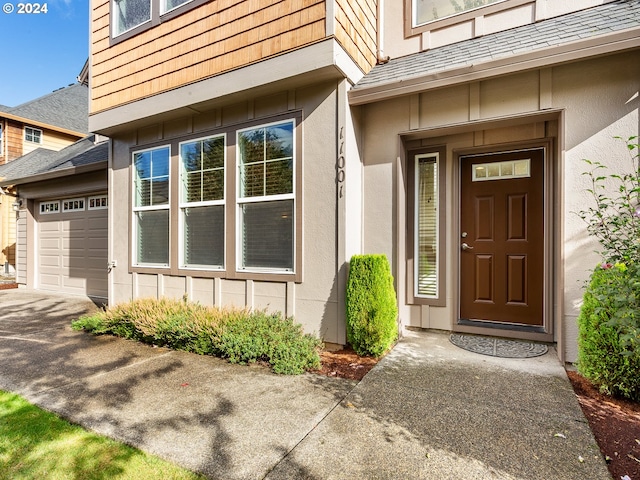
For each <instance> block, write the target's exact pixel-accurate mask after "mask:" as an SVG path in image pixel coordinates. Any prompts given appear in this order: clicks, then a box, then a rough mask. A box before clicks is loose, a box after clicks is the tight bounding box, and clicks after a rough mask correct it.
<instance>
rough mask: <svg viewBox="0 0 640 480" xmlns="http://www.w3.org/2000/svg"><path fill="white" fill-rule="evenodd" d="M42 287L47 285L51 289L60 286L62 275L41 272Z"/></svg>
mask: <svg viewBox="0 0 640 480" xmlns="http://www.w3.org/2000/svg"><path fill="white" fill-rule="evenodd" d="M40 287H47V288H49V289H51V288H54V289H56V290H57V289H59V288H60V275H48V274H46V273H43V272H41V273H40Z"/></svg>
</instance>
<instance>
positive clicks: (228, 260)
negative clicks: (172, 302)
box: [128, 109, 304, 283]
mask: <svg viewBox="0 0 640 480" xmlns="http://www.w3.org/2000/svg"><path fill="white" fill-rule="evenodd" d="M287 120H294V121H295V127H294V131H293V136H294V162H295V163H294V169H295V172H296V175H297V176H296V177H295V178H294V184H293V189H294V192H295V196H296V201H295V203H294V215H295V220H294V227H293V228H294V263H293V265H294V269H293V272H291V271H287V272H274V271H246V270H239V271H238V270H236V265H235V262H236V258H237V255H236V248H239V246H238V245H236V232H235V229H236V228H237V220H236V214H237V203H236V202H235V199H236V185H237V179H236V176H237V173H238V172H237V164H236V131H238V130H243V129H249V128H251V127H256V126H261V125H266V124H271V123H274V124H275V123H282V122H284V121H287ZM221 134H226V139H227V144H226V155H225V161H226V164H225V173H226V175H225V176H226V178H225V199H226V200H225V201H226V204H225V268H224V269H221V270H211V269H195V268H192V267H183V266H181V265H180V261H179V258H178V250H177V249H175V248H173V245H178V244H179V236H178V235H179V233H178V226H179V223H178V222H179V216H178V209H179V190H176V189H178V188H179V184H178V183H177V182H178V181H179V162H178V153H179V151H178V148H179V147H178V145H179V143H181V142H187V141H189V140H195V139H198V138H203V137H205V138H206V137H210V136H215V135H221ZM302 135H303V116H302V111H301V110H299V109H298V110H291V111H287V112H283V113H278V114H274V115H269V116H266V117H260V118H256V119H252V120H247V121H242V122H235V123H230V124H228V125H223V126H220V127H214V128H209V129H203V130H200V131H198V132H196V133H191V134H184V135H176V136H171V137H167V138H165V139H162V140H157V141H153V142H148V143H144V144H139V145H133V146H131V147H129V157H128V158H129V170H130V171H129V182H130V188H129V192H131V193H130V197H129V216H130V217H129V225H130V228H131V231H130V234H129V238H128V243H129V265H128V269H129V273H144V274H154V275H157V274H165V275H172V276H181V277H184V276H192V277H197V278H224V279H228V280H254V281H268V282H270V281H275V282H295V283H301V282H302V281H303V276H304V275H303V274H304V271H303V248H302V246H303V241H304V239H303V229H304V225H303V222H304V217H303V214H302V213H303V196H302V189H303V173H304V163H303V158H302V148H303V147H302V143H303V141H302ZM167 145H170V146H171V150H170V152H171V153H170V162H171V165H170V172H171V173H170V175H171V179H170V182H169V192H170V197H171V201H170V205H171V208H170V210H169V228H170V232H169V265H165V266H159V267H149V266H147V265H144V264H143V265H136V264H135V263H134V257H135V254H136V252H135V248H136V244H135V237H134V233H135V232H134V229H133V225H134V222H135V215H134V212H133V202H134V200H135V198H134V196H133V195H134V194H135V191H134V185H133V180H134V175H135V172H134V170H133V162H132V159H133V153H135V152H140V151H143V150H152V149H155V148H159V147H161V146H167ZM176 179H178V180H176ZM229 199H231V200H229Z"/></svg>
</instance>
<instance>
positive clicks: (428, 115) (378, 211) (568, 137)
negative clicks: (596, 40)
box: [361, 52, 640, 361]
mask: <svg viewBox="0 0 640 480" xmlns="http://www.w3.org/2000/svg"><path fill="white" fill-rule="evenodd" d="M639 89H640V52H631V53H623V54H617V55H612V56H607V57H602V58H598V59H592V60H588V61H582V62H576V63H571V64H567V65H561V66H556V67H553V68H548V69H543V70H534V71H528V72H523V73H519V74H514V75H510V76H506V77H502V78H496V79H489V80H486V81H481V82H474V83H471V84H465V85H459V86H454V87H451V88H443V89H438V90H433V91H429V92H424V93H421V94H416V95H411V96H406V97H400V98H397V99H394V100H388V101H383V102H379V103H376V104H370V105H366V106H363V107H362V112H361V114H362V115H361V117H362V119H363V138H364V142H363V147H362V151H363V164H364V250H365V251H366V252H371V253H374V252H375V253H385V254H387V255H388V256H389V258H390V260H391V261H392V266H393V272H394V275H396V284H397V287H398V296H399V299H400V305H401V320H402V323H403V325H405V326H417V327H426V328H440V329H451V328H452V326H453V325H454V322H455V321H456V317H457V313H456V311H457V297H456V295H457V291H456V288H457V287H456V285H457V274H456V272H454V267H455V263H454V261H453V260H454V258H455V255H457V249H456V248H451V247H450V246H451V245H454V244H455V245H457V242H456V241H455V239H454V238H453V231H454V229H453V228H454V223H455V218H456V217H455V215H456V213H455V208H456V199H455V192H456V188H457V186H456V184H457V180H456V179H455V178H454V174H453V172H454V169H453V168H452V167H453V166H452V164H451V159H452V158H453V153H454V150H455V149H461V148H470V147H477V146H482V145H500V144H501V143H505V142H515V141H527V140H531V139H543V138H545V137H551V138H553V139H554V141H555V143H554V145H556V147H555V149H554V150H555V151H554V165H555V166H560V167H563V170H562V171H560V170H557V171H556V172H555V176H556V179H562V182H563V183H562V184H561V185H560V186H559V188H557V192H558V193H559V195H558V196H557V198H556V199H555V200H556V201H557V200H558V198H562V195H564V198H565V199H566V200H565V203H564V205H562V206H561V207H558V208H557V209H556V213H555V216H556V218H555V219H554V221H555V223H556V227H555V232H556V247H557V248H558V251H557V253H558V254H560V255H562V256H563V257H564V263H562V264H560V265H559V266H558V265H552V267H557V275H556V281H558V282H563V284H564V293H563V294H562V295H561V297H562V298H556V299H554V300H552V301H553V304H554V306H552V311H553V312H554V313H553V315H554V317H558V316H559V317H560V318H553V321H554V322H555V332H554V333H555V338H556V339H559V338H560V339H562V338H564V341H563V342H564V344H565V345H564V346H565V354H566V360H567V361H573V360H574V359H575V356H576V327H575V320H576V316H577V314H578V311H579V306H580V302H581V296H582V287H583V284H584V281H585V279H587V278H588V275H589V271H590V270H591V269H592V267H593V266H595V264H596V263H597V262H598V256H597V255H596V254H594V253H593V251H594V250H595V249H596V248H597V245H596V244H595V243H594V242H593V241H592V240H591V239H589V238H588V237H587V235H586V230H585V227H584V224H583V222H582V221H581V220H580V219H579V217H578V216H577V215H576V214H575V212H576V211H577V210H579V209H581V208H584V207H585V205H587V204H588V203H587V202H588V201H589V198H588V196H587V195H586V194H585V193H584V189H585V188H586V187H587V184H586V178H585V177H584V176H583V175H582V172H583V171H584V170H585V165H584V162H582V161H581V159H582V158H590V159H592V160H598V161H602V162H604V163H607V164H609V165H610V168H612V169H615V168H618V167H619V165H620V163H621V162H623V161H625V160H623V159H626V153H625V150H624V147H623V145H621V144H620V142H619V141H617V140H615V139H613V136H615V135H620V136H623V137H628V136H631V135H638V130H639V117H638V106H639V102H640V99H639V98H638V91H639ZM548 109H556V110H557V112H558V113H557V115H558V118H557V119H556V120H555V121H544V122H540V121H531V122H529V123H528V122H526V121H522V120H520V119H518V121H517V122H516V121H514V122H512V124H509V122H507V123H506V124H502V125H500V126H499V128H493V127H492V128H484V127H472V126H469V127H468V128H467V129H466V131H465V128H464V126H463V127H456V129H455V132H454V131H453V130H451V131H450V132H449V133H448V134H447V135H446V136H440V137H439V136H435V135H436V133H434V131H436V130H434V129H437V128H439V127H445V126H447V125H454V124H460V123H462V124H463V125H464V122H470V121H483V120H489V119H494V118H498V117H505V116H506V117H508V116H514V117H522V116H523V115H526V114H527V113H538V114H540V113H542V112H544V111H545V110H548ZM562 121H564V123H562ZM412 131H413V132H416V134H415V136H414V137H412V138H420V137H422V138H423V140H421V141H418V142H422V144H423V145H434V146H436V145H446V146H447V165H446V169H447V182H446V188H447V197H446V198H447V201H446V206H445V208H446V209H447V225H446V240H445V246H447V248H450V250H449V251H448V252H447V272H446V277H447V282H446V291H447V295H446V298H447V300H446V303H447V305H446V307H432V306H411V307H409V306H406V305H405V304H406V302H405V299H406V285H405V284H406V278H405V277H406V275H404V268H405V262H406V252H405V246H404V245H405V242H406V236H405V230H406V228H405V223H406V220H405V219H404V217H403V215H404V208H405V207H404V203H405V201H404V198H405V197H404V195H405V192H404V188H405V185H404V181H405V180H404V178H402V175H403V172H404V168H405V166H404V163H403V162H404V160H402V157H403V155H404V152H403V147H402V144H401V142H400V138H401V137H400V134H401V133H403V132H404V133H409V132H412ZM442 131H443V132H444V130H442ZM417 132H421V133H419V134H418V133H417ZM563 142H564V143H563ZM497 148H499V147H497ZM558 162H560V163H558ZM398 219H401V221H399V220H398ZM560 255H558V257H560ZM558 260H560V258H558ZM554 261H555V260H554ZM398 273H400V274H399V275H398ZM560 285H562V283H560ZM558 296H560V295H558ZM558 303H559V304H560V308H557V305H558ZM558 312H563V313H561V314H559V313H558Z"/></svg>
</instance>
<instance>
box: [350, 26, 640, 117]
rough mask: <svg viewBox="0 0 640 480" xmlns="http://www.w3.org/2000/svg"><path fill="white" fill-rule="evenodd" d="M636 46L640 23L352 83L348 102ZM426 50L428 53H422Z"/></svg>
mask: <svg viewBox="0 0 640 480" xmlns="http://www.w3.org/2000/svg"><path fill="white" fill-rule="evenodd" d="M639 47H640V27H634V28H631V29H627V30H621V31H618V32H614V33H610V34H605V35H599V36H597V37H591V38H587V39H584V40H576V41H574V42H569V43H565V44H563V45H558V46H553V47H548V48H542V49H539V50H534V51H532V52H527V53H523V54H521V55H512V56H508V57H504V58H500V59H496V60H488V61H485V62H481V63H478V64H469V65H465V66H462V67H455V68H452V69H450V70H439V71H436V72H428V73H425V74H423V75H417V76H414V77H410V78H404V79H403V78H399V79H394V80H390V81H387V82H381V83H376V84H374V85H371V86H370V87H366V86H365V87H360V88H358V87H357V86H356V88H355V89H351V90H350V91H349V104H350V105H362V104H366V103H372V102H377V101H380V100H386V99H389V98H394V97H399V96H404V95H411V94H414V93H419V92H423V91H426V90H432V89H435V88H441V87H448V86H451V85H456V84H461V83H467V82H473V81H478V80H483V79H486V78H490V77H496V76H499V75H506V74H510V73H516V72H521V71H524V70H530V69H535V68H542V67H547V66H550V65H557V64H560V63H569V62H574V61H578V60H582V59H584V58H589V57H595V56H599V55H607V54H612V53H617V52H622V51H624V50H632V49H636V48H639ZM425 54H428V53H425Z"/></svg>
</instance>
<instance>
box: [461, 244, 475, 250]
mask: <svg viewBox="0 0 640 480" xmlns="http://www.w3.org/2000/svg"><path fill="white" fill-rule="evenodd" d="M460 248H462V250H473V247H470V246H469V245H467V244H466V243H463V244H462V245H460Z"/></svg>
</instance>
